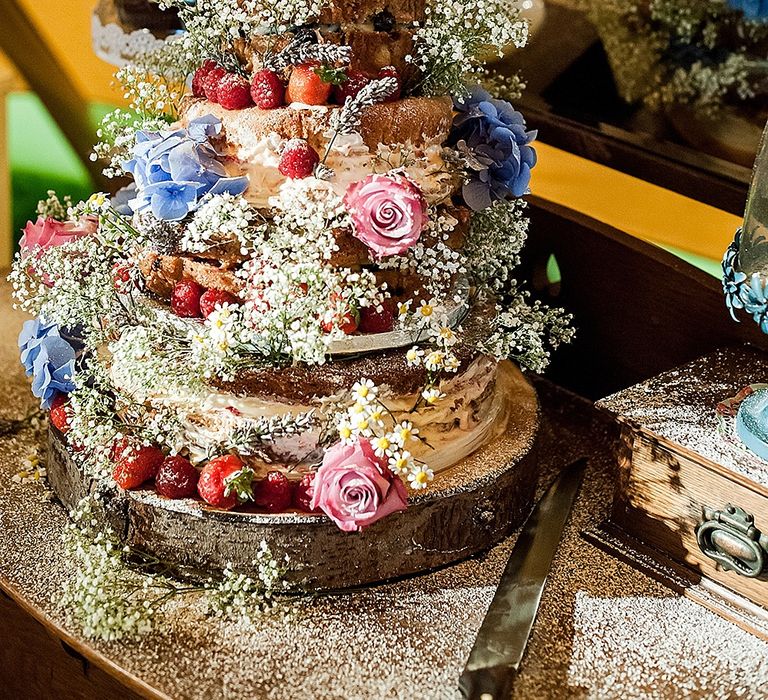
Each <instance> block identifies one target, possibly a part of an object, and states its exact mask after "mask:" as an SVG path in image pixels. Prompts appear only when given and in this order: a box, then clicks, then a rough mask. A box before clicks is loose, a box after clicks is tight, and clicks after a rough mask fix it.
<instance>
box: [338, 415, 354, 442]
mask: <svg viewBox="0 0 768 700" xmlns="http://www.w3.org/2000/svg"><path fill="white" fill-rule="evenodd" d="M337 428H338V431H339V438H340V439H341V444H342V445H351V444H353V443H354V442H355V438H354V431H353V430H352V424H351V423H350V422H349V421H348V420H346V419H343V420H342V421H341V422H340V423H339V425H338V426H337Z"/></svg>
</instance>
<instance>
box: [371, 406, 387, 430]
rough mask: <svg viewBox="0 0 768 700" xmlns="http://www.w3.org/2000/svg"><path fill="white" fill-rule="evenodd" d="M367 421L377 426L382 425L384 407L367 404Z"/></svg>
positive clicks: (380, 426)
mask: <svg viewBox="0 0 768 700" xmlns="http://www.w3.org/2000/svg"><path fill="white" fill-rule="evenodd" d="M368 421H369V422H370V424H371V425H373V426H375V427H377V428H383V427H384V409H383V408H382V407H381V406H380V405H378V404H369V405H368Z"/></svg>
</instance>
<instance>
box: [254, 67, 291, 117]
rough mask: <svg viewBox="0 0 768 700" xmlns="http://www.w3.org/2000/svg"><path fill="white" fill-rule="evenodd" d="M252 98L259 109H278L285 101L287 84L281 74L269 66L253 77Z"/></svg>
mask: <svg viewBox="0 0 768 700" xmlns="http://www.w3.org/2000/svg"><path fill="white" fill-rule="evenodd" d="M251 99H253V103H254V104H255V105H256V106H257V107H258V108H259V109H276V108H277V107H282V106H283V104H284V103H285V85H283V81H282V80H280V76H279V75H278V74H277V73H275V72H274V71H271V70H269V69H267V68H264V69H262V70H260V71H256V72H255V73H254V74H253V78H252V79H251Z"/></svg>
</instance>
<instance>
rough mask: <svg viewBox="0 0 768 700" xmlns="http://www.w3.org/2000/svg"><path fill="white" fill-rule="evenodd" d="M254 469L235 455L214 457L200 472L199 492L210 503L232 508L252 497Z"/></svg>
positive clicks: (222, 507)
mask: <svg viewBox="0 0 768 700" xmlns="http://www.w3.org/2000/svg"><path fill="white" fill-rule="evenodd" d="M252 481H253V471H252V470H251V469H249V468H248V467H246V466H245V465H244V464H243V462H242V460H241V459H240V458H239V457H236V456H235V455H222V456H221V457H214V458H213V459H212V460H211V461H210V462H208V464H206V465H205V467H203V471H201V472H200V479H199V480H198V482H197V492H198V494H200V498H202V499H203V500H204V501H205V502H206V503H208V504H209V505H212V506H214V507H215V508H221V509H222V510H230V509H232V508H234V507H235V506H236V505H237V504H238V503H240V502H242V501H246V500H248V499H249V498H252V496H253V493H252V491H251V488H252V485H251V482H252Z"/></svg>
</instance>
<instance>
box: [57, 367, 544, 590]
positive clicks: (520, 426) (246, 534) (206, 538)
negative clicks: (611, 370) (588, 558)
mask: <svg viewBox="0 0 768 700" xmlns="http://www.w3.org/2000/svg"><path fill="white" fill-rule="evenodd" d="M499 378H500V380H501V381H503V385H502V386H500V387H499V388H498V389H497V390H499V391H503V392H504V395H506V397H507V398H508V401H509V407H510V408H509V412H508V417H507V418H506V420H507V429H506V431H504V432H503V433H502V434H501V435H500V436H499V437H498V438H496V439H495V440H493V441H492V442H490V443H488V444H487V445H485V446H483V447H481V448H480V449H479V450H477V451H476V452H474V453H473V454H471V455H470V456H469V457H467V458H465V459H463V460H461V461H460V462H459V463H458V464H456V465H454V466H452V467H450V468H448V469H446V470H444V471H441V472H439V473H438V474H436V476H435V479H434V481H433V482H432V484H431V487H430V488H429V489H427V490H426V492H424V493H423V494H419V495H412V496H411V498H410V503H409V506H408V509H407V510H406V511H404V512H401V513H394V514H392V515H390V516H388V517H386V518H384V519H382V520H380V521H378V522H377V523H374V524H373V525H371V526H370V527H368V528H366V529H365V530H364V531H363V532H360V533H345V532H342V531H341V530H339V529H338V528H337V527H336V525H334V524H333V523H332V522H331V521H330V520H329V519H328V518H327V517H326V516H325V515H322V514H321V515H314V514H305V513H298V512H293V513H278V514H265V513H259V512H256V511H255V510H253V511H247V510H246V511H245V512H226V511H219V510H212V509H208V508H206V507H205V506H204V504H203V503H202V502H201V501H199V500H191V499H185V500H178V501H174V500H169V499H166V498H163V497H162V496H159V495H157V494H156V493H155V492H154V490H147V489H143V490H138V491H119V492H117V493H115V495H114V496H111V497H109V499H108V508H107V513H106V515H105V517H107V518H108V519H109V520H110V524H111V525H112V526H113V528H114V529H115V531H116V532H118V533H124V537H125V541H126V542H127V543H128V544H129V545H131V546H133V547H136V548H138V549H140V550H142V551H145V552H148V553H149V554H152V555H155V556H157V557H159V558H160V559H162V560H164V561H168V562H170V563H171V565H172V566H177V567H179V568H180V569H184V572H185V573H187V574H188V573H189V572H188V570H191V571H192V572H193V573H192V575H193V577H194V576H195V575H196V574H195V573H194V572H198V574H197V575H203V576H208V575H210V573H212V572H219V571H221V570H223V569H224V567H225V566H226V565H227V564H228V563H231V564H233V565H234V567H235V568H236V569H237V570H239V571H243V572H245V573H247V572H249V571H250V570H251V569H253V568H254V559H255V558H256V552H257V551H258V548H259V546H260V544H261V542H262V541H266V542H267V544H268V545H269V547H270V549H271V551H272V552H273V553H274V554H275V555H276V556H278V557H282V555H284V554H286V555H288V558H289V564H288V568H289V571H288V574H287V576H286V578H287V579H288V580H289V581H290V582H291V583H292V584H294V585H295V586H296V587H298V588H303V589H310V590H332V589H340V588H349V587H352V586H358V585H362V584H368V583H375V582H380V581H385V580H389V579H394V578H399V577H401V576H406V575H409V574H416V573H419V572H423V571H427V570H429V569H434V568H436V567H440V566H444V565H446V564H450V563H453V562H456V561H458V560H461V559H464V558H466V557H468V556H471V555H473V554H476V553H478V552H480V551H483V550H486V549H489V548H490V547H491V546H493V545H494V544H496V543H497V542H499V541H500V540H501V539H503V538H504V537H506V536H507V535H509V534H510V533H511V532H512V531H513V530H514V529H515V528H516V527H517V526H518V525H519V524H520V522H521V520H522V518H523V517H524V516H525V514H526V513H527V512H528V510H529V508H530V505H531V501H532V498H533V493H534V490H535V487H536V480H537V468H536V467H537V460H536V454H535V453H536V449H535V448H536V438H537V434H538V429H539V404H538V400H537V398H536V392H535V390H534V389H533V387H532V386H531V385H530V384H529V383H528V381H527V380H526V379H525V378H524V377H523V375H522V373H521V372H520V370H519V369H517V367H515V366H513V365H512V364H511V363H509V362H504V363H503V365H502V366H501V367H500V368H499ZM48 479H49V481H50V484H51V486H52V487H53V489H54V491H55V492H56V494H57V495H58V497H59V498H60V499H61V501H62V502H63V503H64V505H65V506H67V507H68V508H73V507H75V506H76V505H77V503H78V501H79V500H80V499H81V498H83V497H84V496H85V495H87V494H88V493H89V491H90V490H91V489H92V488H93V487H94V483H93V481H92V480H91V479H90V478H88V477H86V476H84V475H83V473H82V471H81V470H80V469H79V468H78V467H77V465H76V464H75V462H74V461H73V459H72V457H71V455H70V453H69V452H68V449H67V445H66V442H65V440H64V438H63V436H62V435H61V434H60V433H59V432H58V431H56V430H55V429H53V428H52V429H51V430H50V432H49V460H48Z"/></svg>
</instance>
